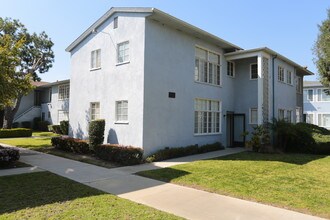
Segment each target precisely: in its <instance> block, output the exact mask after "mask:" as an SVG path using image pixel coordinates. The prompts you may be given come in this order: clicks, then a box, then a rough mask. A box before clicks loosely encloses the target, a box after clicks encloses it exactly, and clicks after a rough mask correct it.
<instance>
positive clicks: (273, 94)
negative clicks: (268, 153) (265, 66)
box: [272, 54, 277, 146]
mask: <svg viewBox="0 0 330 220" xmlns="http://www.w3.org/2000/svg"><path fill="white" fill-rule="evenodd" d="M276 58H277V54H276V55H273V57H272V96H273V111H272V121H273V120H274V118H275V59H276ZM274 144H275V133H274V131H273V130H272V145H273V146H274Z"/></svg>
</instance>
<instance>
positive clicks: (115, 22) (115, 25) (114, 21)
mask: <svg viewBox="0 0 330 220" xmlns="http://www.w3.org/2000/svg"><path fill="white" fill-rule="evenodd" d="M116 28H118V17H115V18H114V19H113V29H116Z"/></svg>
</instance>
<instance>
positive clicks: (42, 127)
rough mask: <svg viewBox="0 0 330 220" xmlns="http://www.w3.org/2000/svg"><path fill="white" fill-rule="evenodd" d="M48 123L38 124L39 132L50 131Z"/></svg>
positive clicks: (41, 122) (40, 122)
mask: <svg viewBox="0 0 330 220" xmlns="http://www.w3.org/2000/svg"><path fill="white" fill-rule="evenodd" d="M48 125H49V122H48V121H39V122H38V124H37V130H38V131H48Z"/></svg>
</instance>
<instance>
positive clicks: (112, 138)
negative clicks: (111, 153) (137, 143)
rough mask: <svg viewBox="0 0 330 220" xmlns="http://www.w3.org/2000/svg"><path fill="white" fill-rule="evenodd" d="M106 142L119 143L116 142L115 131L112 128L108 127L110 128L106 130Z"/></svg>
mask: <svg viewBox="0 0 330 220" xmlns="http://www.w3.org/2000/svg"><path fill="white" fill-rule="evenodd" d="M107 143H110V144H119V143H118V138H117V133H116V131H115V130H114V129H112V128H110V130H109V132H108V138H107Z"/></svg>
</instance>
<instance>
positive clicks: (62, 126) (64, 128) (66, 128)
mask: <svg viewBox="0 0 330 220" xmlns="http://www.w3.org/2000/svg"><path fill="white" fill-rule="evenodd" d="M60 129H61V133H62V134H64V135H68V134H69V121H61V122H60Z"/></svg>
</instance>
